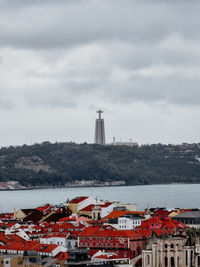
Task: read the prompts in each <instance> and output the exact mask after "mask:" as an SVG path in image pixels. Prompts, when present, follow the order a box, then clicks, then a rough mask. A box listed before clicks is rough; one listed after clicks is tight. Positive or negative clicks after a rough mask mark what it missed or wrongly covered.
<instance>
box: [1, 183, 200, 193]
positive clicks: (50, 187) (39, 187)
mask: <svg viewBox="0 0 200 267" xmlns="http://www.w3.org/2000/svg"><path fill="white" fill-rule="evenodd" d="M176 184H177V185H187V184H191V185H192V184H200V183H191V182H189V183H182V182H181V183H166V184H132V185H91V186H88V185H85V186H84V185H82V186H80V185H71V186H70V185H62V186H51V185H49V186H48V185H46V186H30V187H25V188H15V189H9V188H7V189H0V192H2V191H22V190H37V189H57V188H93V187H100V188H102V187H120V186H123V187H126V186H127V187H129V186H149V185H176Z"/></svg>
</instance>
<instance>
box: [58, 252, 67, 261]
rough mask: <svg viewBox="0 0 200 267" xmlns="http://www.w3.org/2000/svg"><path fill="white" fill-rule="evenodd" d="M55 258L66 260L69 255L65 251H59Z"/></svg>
mask: <svg viewBox="0 0 200 267" xmlns="http://www.w3.org/2000/svg"><path fill="white" fill-rule="evenodd" d="M55 258H56V259H58V260H64V261H66V260H68V258H69V255H68V254H67V252H60V253H58V255H56V257H55Z"/></svg>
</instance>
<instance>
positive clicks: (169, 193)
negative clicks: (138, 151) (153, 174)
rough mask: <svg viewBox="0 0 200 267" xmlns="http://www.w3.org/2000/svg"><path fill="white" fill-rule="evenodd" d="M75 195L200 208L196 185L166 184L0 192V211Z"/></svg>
mask: <svg viewBox="0 0 200 267" xmlns="http://www.w3.org/2000/svg"><path fill="white" fill-rule="evenodd" d="M77 196H92V197H97V198H98V199H104V200H110V201H121V202H123V203H135V204H137V210H144V209H145V208H147V207H158V206H159V207H167V208H177V207H180V208H200V184H170V185H141V186H118V187H84V188H81V187H79V188H54V189H36V190H19V191H0V212H6V211H8V212H12V211H13V209H14V208H16V209H19V208H34V207H37V206H39V205H41V204H44V203H51V204H60V203H63V202H64V201H66V200H67V199H72V198H74V197H77Z"/></svg>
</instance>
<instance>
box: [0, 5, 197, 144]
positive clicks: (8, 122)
mask: <svg viewBox="0 0 200 267" xmlns="http://www.w3.org/2000/svg"><path fill="white" fill-rule="evenodd" d="M199 14H200V1H199V0H190V1H188V0H168V1H163V0H0V93H1V95H0V125H1V126H0V129H1V131H0V132H1V134H0V145H1V146H4V145H17V144H24V143H27V144H31V143H35V142H43V141H46V140H49V141H51V142H55V141H75V142H78V143H80V142H84V141H86V142H89V143H92V142H93V140H94V121H95V118H96V115H97V114H96V110H97V109H99V108H101V109H103V110H104V114H103V116H104V118H105V127H106V139H107V142H108V143H109V142H111V141H112V137H113V136H115V137H116V138H117V139H118V140H119V139H121V140H123V141H127V140H128V139H130V138H131V139H133V140H134V141H136V142H138V143H139V144H146V143H149V144H150V143H182V142H190V143H192V142H199V141H200V138H199V132H200V123H199V115H200V16H199Z"/></svg>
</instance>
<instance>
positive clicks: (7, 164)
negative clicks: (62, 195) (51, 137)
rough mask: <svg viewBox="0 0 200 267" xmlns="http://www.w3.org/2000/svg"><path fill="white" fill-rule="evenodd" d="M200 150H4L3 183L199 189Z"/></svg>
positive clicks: (0, 155) (63, 146) (0, 159)
mask: <svg viewBox="0 0 200 267" xmlns="http://www.w3.org/2000/svg"><path fill="white" fill-rule="evenodd" d="M199 155H200V149H199V146H198V144H191V145H179V146H178V145H177V146H174V145H161V144H157V145H143V146H140V147H134V148H131V147H127V146H111V145H108V146H99V145H88V144H81V145H77V144H73V143H55V144H51V143H49V142H44V143H42V144H34V145H32V146H27V145H23V146H21V147H20V146H17V147H13V146H11V147H8V148H1V149H0V181H9V180H14V181H19V183H21V184H22V185H30V186H36V185H41V186H42V185H54V186H58V185H65V184H66V183H68V182H72V181H75V180H82V179H85V180H98V181H117V180H124V181H125V182H126V184H127V185H136V184H154V183H155V184H159V183H180V182H183V183H200V161H199V159H198V158H199V157H200V156H199Z"/></svg>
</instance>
